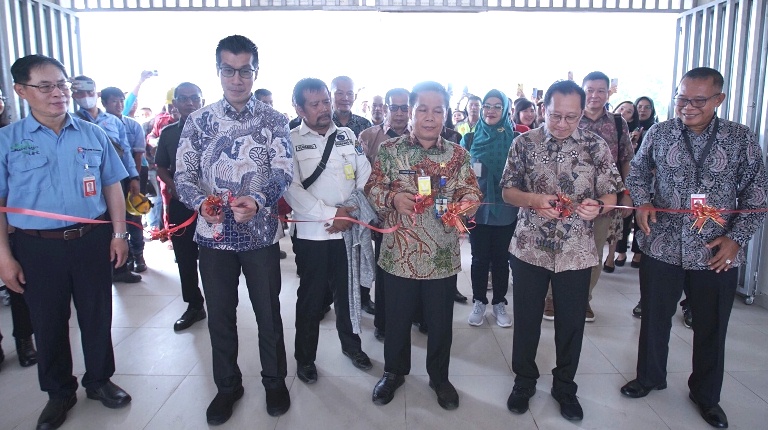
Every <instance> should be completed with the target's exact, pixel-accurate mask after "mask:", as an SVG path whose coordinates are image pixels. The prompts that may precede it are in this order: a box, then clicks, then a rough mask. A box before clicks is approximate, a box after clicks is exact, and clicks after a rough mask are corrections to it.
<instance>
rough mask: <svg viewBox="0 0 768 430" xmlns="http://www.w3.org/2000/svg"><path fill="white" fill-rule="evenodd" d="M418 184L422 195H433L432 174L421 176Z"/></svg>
mask: <svg viewBox="0 0 768 430" xmlns="http://www.w3.org/2000/svg"><path fill="white" fill-rule="evenodd" d="M418 186H419V194H421V195H422V196H429V195H432V178H431V177H430V176H419V179H418Z"/></svg>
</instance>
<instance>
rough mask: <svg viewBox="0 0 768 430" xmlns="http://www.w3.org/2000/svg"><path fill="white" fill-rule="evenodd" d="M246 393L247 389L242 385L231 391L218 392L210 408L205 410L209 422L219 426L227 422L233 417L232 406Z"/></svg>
mask: <svg viewBox="0 0 768 430" xmlns="http://www.w3.org/2000/svg"><path fill="white" fill-rule="evenodd" d="M244 393H245V390H244V389H243V386H242V385H241V386H239V387H237V388H236V389H235V391H233V392H231V393H217V394H216V397H214V398H213V401H212V402H211V404H210V405H209V406H208V410H206V411H205V418H206V419H207V420H208V424H211V425H214V426H217V425H219V424H224V423H225V422H227V420H229V419H230V418H231V417H232V408H233V407H234V406H235V402H237V401H238V400H240V399H241V398H242V397H243V394H244Z"/></svg>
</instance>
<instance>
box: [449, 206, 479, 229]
mask: <svg viewBox="0 0 768 430" xmlns="http://www.w3.org/2000/svg"><path fill="white" fill-rule="evenodd" d="M477 206H479V202H474V201H460V202H456V203H448V211H447V212H445V213H444V214H443V216H442V217H440V218H441V219H442V220H443V224H445V225H446V226H448V227H456V230H458V231H459V233H469V230H470V229H469V227H467V225H466V224H464V219H463V215H464V214H466V213H467V212H469V211H470V210H472V209H474V208H476V207H477ZM469 223H470V224H474V219H473V218H470V219H469Z"/></svg>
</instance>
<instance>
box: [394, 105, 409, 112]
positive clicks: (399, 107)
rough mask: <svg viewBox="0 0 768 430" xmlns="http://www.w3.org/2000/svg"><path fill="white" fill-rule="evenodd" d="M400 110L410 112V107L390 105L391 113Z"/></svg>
mask: <svg viewBox="0 0 768 430" xmlns="http://www.w3.org/2000/svg"><path fill="white" fill-rule="evenodd" d="M398 109H400V110H401V111H403V112H408V105H389V111H390V112H393V113H394V112H397V110H398Z"/></svg>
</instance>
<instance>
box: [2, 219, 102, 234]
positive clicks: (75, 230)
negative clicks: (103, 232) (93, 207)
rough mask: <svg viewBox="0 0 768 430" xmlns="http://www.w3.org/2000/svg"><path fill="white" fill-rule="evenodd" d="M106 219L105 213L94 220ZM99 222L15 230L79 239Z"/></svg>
mask: <svg viewBox="0 0 768 430" xmlns="http://www.w3.org/2000/svg"><path fill="white" fill-rule="evenodd" d="M105 219H107V216H106V214H101V215H99V216H98V217H97V218H96V220H97V221H103V220H105ZM100 224H101V223H99V224H74V225H72V226H69V227H65V229H56V230H26V229H23V228H18V229H16V230H18V231H20V232H22V233H24V234H28V235H30V236H35V237H42V238H43V239H58V240H72V239H79V238H81V237H83V236H85V235H86V234H88V232H90V231H91V230H93V229H94V228H96V227H98V226H99V225H100Z"/></svg>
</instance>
